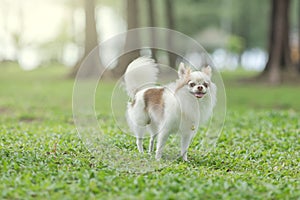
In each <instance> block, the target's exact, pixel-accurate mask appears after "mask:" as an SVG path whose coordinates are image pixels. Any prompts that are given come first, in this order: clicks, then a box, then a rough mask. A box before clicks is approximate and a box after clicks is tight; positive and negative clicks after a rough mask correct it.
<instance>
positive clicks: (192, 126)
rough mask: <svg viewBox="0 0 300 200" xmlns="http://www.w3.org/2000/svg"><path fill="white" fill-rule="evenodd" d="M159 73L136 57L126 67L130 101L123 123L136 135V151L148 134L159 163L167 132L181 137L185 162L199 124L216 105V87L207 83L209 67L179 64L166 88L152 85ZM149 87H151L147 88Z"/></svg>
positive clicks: (149, 61)
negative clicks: (126, 123) (195, 67)
mask: <svg viewBox="0 0 300 200" xmlns="http://www.w3.org/2000/svg"><path fill="white" fill-rule="evenodd" d="M158 72H159V70H158V67H157V64H156V63H155V61H154V60H153V59H151V58H148V57H140V58H137V59H136V60H134V61H133V62H132V63H130V64H129V66H128V68H127V70H126V73H125V76H124V80H125V86H126V90H127V93H128V95H129V97H130V98H131V101H130V102H128V105H127V113H126V117H127V122H128V124H129V127H130V129H131V130H132V131H133V133H134V134H135V136H136V142H137V147H138V150H139V152H143V143H142V142H143V137H144V133H145V132H146V131H147V130H148V131H149V132H150V134H151V138H150V144H149V152H151V151H153V147H154V139H155V138H156V136H157V137H158V139H157V146H156V155H155V158H156V159H157V160H159V159H160V158H161V156H162V152H163V148H164V146H165V143H166V141H167V139H168V136H169V135H170V134H171V133H177V132H178V133H179V134H180V135H181V156H182V158H183V160H185V161H187V150H188V148H189V145H190V143H191V141H192V139H193V137H194V136H195V134H196V132H197V130H198V128H199V125H202V124H204V123H205V122H206V121H208V119H209V118H210V117H211V115H212V112H213V108H214V106H215V103H216V85H215V84H214V83H213V82H212V81H211V73H212V72H211V67H209V66H208V67H205V68H203V69H202V71H191V69H190V68H189V67H185V66H184V64H183V63H180V66H179V69H178V76H179V79H178V80H177V81H176V82H174V83H171V84H169V85H166V86H155V83H156V81H157V74H158ZM149 85H151V86H149Z"/></svg>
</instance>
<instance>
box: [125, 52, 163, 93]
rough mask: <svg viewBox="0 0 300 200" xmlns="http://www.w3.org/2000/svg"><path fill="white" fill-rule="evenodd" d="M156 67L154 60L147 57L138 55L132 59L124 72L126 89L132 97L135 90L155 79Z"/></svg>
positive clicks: (153, 81)
mask: <svg viewBox="0 0 300 200" xmlns="http://www.w3.org/2000/svg"><path fill="white" fill-rule="evenodd" d="M157 74H158V68H157V64H156V63H155V61H154V60H153V59H151V58H149V57H139V58H137V59H135V60H134V61H132V62H131V63H130V64H129V65H128V67H127V70H126V72H125V77H124V79H125V83H126V85H125V86H126V91H127V93H128V95H129V97H131V98H133V97H134V94H135V93H136V92H137V90H138V89H139V88H141V87H143V86H145V85H147V84H153V83H155V82H156V80H157Z"/></svg>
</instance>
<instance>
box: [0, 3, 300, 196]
mask: <svg viewBox="0 0 300 200" xmlns="http://www.w3.org/2000/svg"><path fill="white" fill-rule="evenodd" d="M299 10H300V1H298V0H251V1H249V0H248V1H247V0H181V1H180V0H72V1H71V0H45V1H38V0H25V1H20V0H0V199H299V198H300V113H299V112H300V64H299V63H300V56H299V54H300V53H299V52H300V50H299V48H300V47H299V46H300V45H299V44H300V42H299V41H300V37H299V34H300V33H299V29H300V12H299ZM148 26H151V27H153V26H154V27H164V28H169V29H174V30H176V31H179V32H182V33H184V34H186V35H188V36H189V37H191V38H193V39H195V40H196V41H197V42H199V43H200V44H201V45H202V46H203V47H204V48H205V49H206V50H207V52H208V53H209V55H210V57H211V59H212V60H213V61H214V64H215V66H216V67H217V69H218V70H219V71H220V73H221V75H222V78H223V81H224V85H225V90H226V96H227V114H226V121H225V124H224V127H223V131H222V134H221V136H220V138H219V140H218V142H217V146H216V148H214V149H213V150H212V151H211V152H209V153H208V154H207V155H204V156H203V155H201V152H199V151H197V143H195V142H194V143H193V144H192V146H191V149H192V150H191V153H190V161H189V162H188V163H187V162H183V161H181V160H176V161H174V162H173V163H171V164H170V165H169V166H168V167H165V168H163V169H160V170H155V171H153V172H149V173H130V172H126V171H118V170H117V169H112V168H110V167H108V166H106V165H105V163H102V162H101V160H98V159H96V158H95V157H94V156H93V155H92V154H91V153H90V152H89V151H88V150H87V148H86V146H85V145H84V144H83V142H82V141H81V140H80V138H79V136H78V133H77V130H76V127H75V125H74V121H73V113H72V92H73V84H74V80H75V76H76V73H77V71H78V69H79V66H80V64H81V63H82V61H83V59H84V58H85V57H86V56H87V55H88V53H89V52H90V51H91V50H92V49H93V48H94V47H95V46H97V44H99V43H101V42H103V41H105V40H107V39H109V38H111V37H112V36H114V35H116V34H118V33H121V32H124V31H126V30H128V29H132V28H139V27H148ZM122 45H123V46H124V45H125V43H124V44H121V45H118V47H119V48H120V46H121V47H123V46H122ZM153 52H154V53H153ZM152 53H153V55H154V56H155V58H156V59H157V60H158V61H161V62H165V63H169V64H170V66H176V64H177V63H178V60H176V57H175V58H174V55H172V54H169V53H167V52H163V51H160V50H159V51H152ZM133 58H134V57H133V55H129V56H128V58H127V59H120V60H119V62H117V63H116V65H115V67H116V68H118V67H120V66H121V67H122V66H127V64H128V63H129V62H130V60H132V59H133ZM101 63H102V65H105V62H104V61H103V62H101ZM121 72H122V70H121ZM121 72H120V70H114V69H112V70H111V73H108V75H107V77H106V85H105V87H104V88H105V89H104V90H103V91H101V92H103V93H104V94H107V95H109V94H110V93H111V91H112V89H113V87H114V84H115V80H117V79H118V78H119V77H120V76H121V75H122V73H121ZM96 99H97V101H96V103H95V104H96V105H97V106H98V107H99V108H101V109H103V110H104V111H105V112H103V113H101V115H98V118H99V120H104V119H105V120H106V122H107V123H106V126H105V127H104V130H103V131H104V132H105V133H107V134H109V135H111V136H112V137H113V136H114V137H115V136H116V138H117V139H116V141H115V142H116V143H118V145H120V146H121V147H123V148H126V149H128V150H129V151H131V152H135V151H136V148H135V141H134V138H133V137H130V136H124V134H122V133H121V131H120V129H118V127H117V126H116V124H115V122H114V120H113V116H112V114H111V112H110V107H109V106H110V104H109V103H108V102H107V99H106V98H104V99H103V98H97V97H96ZM108 99H109V98H108ZM97 106H96V107H97ZM199 134H201V133H199Z"/></svg>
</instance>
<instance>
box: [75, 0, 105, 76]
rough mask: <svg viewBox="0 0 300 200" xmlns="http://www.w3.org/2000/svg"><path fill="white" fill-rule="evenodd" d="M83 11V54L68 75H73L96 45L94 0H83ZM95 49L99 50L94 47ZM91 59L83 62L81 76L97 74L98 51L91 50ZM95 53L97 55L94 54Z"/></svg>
mask: <svg viewBox="0 0 300 200" xmlns="http://www.w3.org/2000/svg"><path fill="white" fill-rule="evenodd" d="M84 13H85V42H84V55H83V57H82V58H81V59H80V60H79V61H78V62H77V64H76V65H75V66H74V68H73V69H72V71H71V74H70V76H71V77H75V76H76V74H77V72H78V70H79V68H80V65H81V64H82V62H83V61H84V59H85V58H86V57H87V56H88V55H89V53H90V52H91V51H92V50H93V49H94V48H95V47H96V46H97V45H98V35H97V28H96V19H95V0H84ZM96 51H99V50H98V49H96ZM93 55H95V56H92V59H91V60H89V61H88V63H86V64H85V67H86V70H85V73H84V74H82V76H85V77H86V78H89V77H94V76H96V75H97V71H98V70H99V68H100V66H99V64H100V62H99V61H100V57H99V52H98V53H96V52H93ZM96 55H97V56H96Z"/></svg>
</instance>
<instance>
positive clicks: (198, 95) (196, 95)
mask: <svg viewBox="0 0 300 200" xmlns="http://www.w3.org/2000/svg"><path fill="white" fill-rule="evenodd" d="M203 96H204V94H201V93H195V97H197V98H202V97H203Z"/></svg>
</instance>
